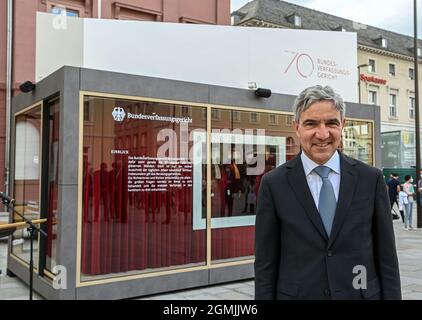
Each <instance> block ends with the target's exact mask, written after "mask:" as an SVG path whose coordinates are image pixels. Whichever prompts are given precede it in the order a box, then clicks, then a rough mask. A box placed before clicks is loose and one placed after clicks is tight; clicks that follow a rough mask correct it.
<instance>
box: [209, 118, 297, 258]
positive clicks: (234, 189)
mask: <svg viewBox="0 0 422 320" xmlns="http://www.w3.org/2000/svg"><path fill="white" fill-rule="evenodd" d="M230 113H231V111H229V110H221V121H219V122H213V121H212V122H211V128H212V134H211V139H212V140H211V150H212V154H211V160H212V165H211V199H212V201H211V215H212V221H211V228H212V233H211V241H212V242H211V243H212V244H211V257H212V260H213V262H214V263H219V262H227V261H231V260H233V259H236V260H237V259H245V258H246V259H248V258H253V255H254V237H255V215H256V208H257V203H258V202H259V198H258V190H259V186H260V182H261V178H262V176H263V175H264V173H265V172H267V171H269V170H271V169H273V168H275V167H277V166H279V165H281V164H283V163H284V162H285V161H286V160H288V159H291V158H292V157H293V156H294V155H296V154H297V153H298V152H299V147H298V142H297V141H296V142H295V139H294V138H292V137H296V136H295V135H294V130H293V129H292V127H291V126H290V125H287V123H288V121H287V117H289V116H288V115H278V117H279V119H280V121H279V125H278V126H274V124H273V123H272V122H271V117H269V116H268V115H269V114H264V113H257V112H248V111H241V112H240V115H239V117H240V119H241V121H240V123H236V125H233V121H232V117H230ZM250 119H260V121H259V122H258V123H256V124H253V125H251V124H250V123H249V120H250ZM287 137H290V139H289V141H288V142H289V146H288V147H289V152H290V154H289V156H287V153H286V151H287V150H286V148H287V144H286V138H287Z"/></svg>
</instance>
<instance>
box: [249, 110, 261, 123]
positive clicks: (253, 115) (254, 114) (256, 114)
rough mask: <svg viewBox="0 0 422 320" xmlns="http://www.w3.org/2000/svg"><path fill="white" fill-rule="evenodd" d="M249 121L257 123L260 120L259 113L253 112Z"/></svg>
mask: <svg viewBox="0 0 422 320" xmlns="http://www.w3.org/2000/svg"><path fill="white" fill-rule="evenodd" d="M249 121H250V122H252V123H257V122H258V121H259V117H258V113H256V112H251V113H250V118H249Z"/></svg>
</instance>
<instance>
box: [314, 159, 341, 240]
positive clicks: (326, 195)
mask: <svg viewBox="0 0 422 320" xmlns="http://www.w3.org/2000/svg"><path fill="white" fill-rule="evenodd" d="M314 171H315V173H316V174H317V175H319V176H320V177H321V179H322V187H321V191H320V192H319V202H318V211H319V214H320V216H321V219H322V223H323V224H324V228H325V231H326V232H327V235H328V236H330V233H331V227H332V225H333V220H334V215H335V213H336V207H337V201H336V196H335V194H334V188H333V185H332V184H331V181H330V180H329V179H328V174H329V173H330V171H331V169H330V168H328V167H326V166H319V167H316V168H315V169H314Z"/></svg>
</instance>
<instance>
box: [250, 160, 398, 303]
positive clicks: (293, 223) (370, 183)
mask: <svg viewBox="0 0 422 320" xmlns="http://www.w3.org/2000/svg"><path fill="white" fill-rule="evenodd" d="M340 167H341V181H340V190H339V198H338V201H337V209H336V214H335V217H334V221H333V227H332V231H331V236H330V238H328V236H327V234H326V232H325V229H324V226H323V224H322V220H321V218H320V215H319V212H318V209H317V208H316V206H315V202H314V200H313V198H312V194H311V192H310V190H309V187H308V184H307V181H306V177H305V173H304V170H303V165H302V161H301V158H300V156H297V157H296V158H294V159H292V160H290V161H288V162H286V163H285V164H283V165H282V166H280V167H278V168H276V169H274V170H272V171H270V172H268V173H267V174H265V175H264V177H263V179H262V182H261V186H260V190H259V196H258V208H257V216H256V238H255V298H256V299H401V288H400V276H399V268H398V261H397V253H396V247H395V238H394V231H393V226H392V219H391V210H390V203H389V200H388V199H389V198H388V194H387V189H386V185H385V182H384V179H383V176H382V173H381V172H380V170H378V169H376V168H374V167H370V166H368V165H366V164H364V163H362V162H360V161H358V160H354V159H352V158H349V157H347V156H345V155H343V154H341V153H340ZM355 266H364V267H365V268H366V279H367V286H366V289H355V288H354V286H353V282H354V278H355V277H357V276H358V278H356V279H355V283H358V284H362V281H360V280H359V279H362V277H363V276H364V273H363V272H362V269H360V270H358V271H357V270H354V267H355ZM358 268H360V267H358ZM354 271H355V273H354Z"/></svg>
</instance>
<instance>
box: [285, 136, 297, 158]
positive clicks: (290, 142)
mask: <svg viewBox="0 0 422 320" xmlns="http://www.w3.org/2000/svg"><path fill="white" fill-rule="evenodd" d="M294 146H295V140H294V139H293V138H292V137H287V138H286V153H287V154H292V153H293V152H294Z"/></svg>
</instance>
